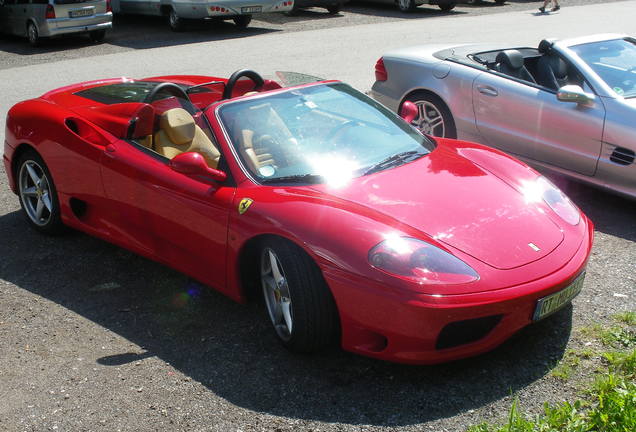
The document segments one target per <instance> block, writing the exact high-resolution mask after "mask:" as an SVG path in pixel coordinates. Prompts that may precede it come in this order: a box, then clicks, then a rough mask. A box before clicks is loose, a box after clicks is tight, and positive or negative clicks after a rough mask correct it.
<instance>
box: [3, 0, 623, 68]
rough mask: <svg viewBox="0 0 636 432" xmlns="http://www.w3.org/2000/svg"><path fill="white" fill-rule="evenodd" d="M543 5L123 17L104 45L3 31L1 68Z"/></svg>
mask: <svg viewBox="0 0 636 432" xmlns="http://www.w3.org/2000/svg"><path fill="white" fill-rule="evenodd" d="M613 1H619V0H563V1H562V2H561V3H562V5H563V7H564V8H567V7H570V6H575V5H585V4H594V3H609V2H613ZM539 4H540V2H537V1H529V0H508V1H507V3H505V4H504V5H497V4H496V3H495V2H494V1H482V2H481V3H479V4H474V5H468V4H461V5H458V6H457V7H456V8H455V9H453V10H452V11H450V12H442V11H441V10H440V9H439V8H438V7H437V6H420V7H418V8H417V9H416V11H415V12H413V13H410V14H405V13H402V12H400V11H399V10H398V9H397V7H396V6H393V5H388V4H387V5H385V4H374V3H368V2H359V1H352V2H351V3H348V4H347V5H345V6H344V8H343V10H342V12H341V13H339V14H338V15H329V14H327V13H326V12H325V9H319V8H310V9H305V10H303V11H301V12H300V13H299V15H298V16H291V17H290V16H286V15H283V14H263V15H262V16H261V17H258V18H255V19H254V20H253V21H252V23H251V24H250V27H248V28H247V29H245V30H237V28H236V27H235V26H234V25H233V24H231V23H230V22H227V23H222V24H218V25H200V24H199V25H196V24H194V25H192V26H191V29H190V30H191V31H188V32H184V33H174V32H172V31H170V29H169V28H168V24H167V22H166V20H165V19H163V18H161V17H149V16H143V17H142V16H117V17H116V19H115V22H114V27H113V30H112V31H111V32H110V33H109V34H108V35H107V38H106V42H105V43H103V44H98V45H94V44H92V43H91V42H89V40H88V38H87V37H66V38H61V39H53V40H50V41H45V42H44V43H43V46H41V47H37V48H33V47H31V46H29V44H28V43H27V42H26V39H22V38H18V37H14V36H6V35H0V69H8V68H14V67H19V66H27V65H31V64H41V63H48V62H56V61H60V60H66V59H74V58H83V57H91V56H97V55H103V54H112V53H116V52H122V51H129V50H135V49H147V48H157V47H166V46H178V45H182V44H189V43H196V42H209V41H214V40H222V39H230V38H242V37H249V36H256V35H259V34H266V33H271V32H295V31H305V30H316V29H326V28H333V27H344V26H354V25H361V24H373V23H382V22H388V21H400V20H413V19H435V18H436V17H440V16H455V17H462V16H466V15H467V14H470V15H484V14H491V13H497V12H510V11H515V10H534V9H536V7H538V5H539ZM422 31H423V32H425V31H426V21H423V22H422ZM411 42H412V43H414V42H413V41H411Z"/></svg>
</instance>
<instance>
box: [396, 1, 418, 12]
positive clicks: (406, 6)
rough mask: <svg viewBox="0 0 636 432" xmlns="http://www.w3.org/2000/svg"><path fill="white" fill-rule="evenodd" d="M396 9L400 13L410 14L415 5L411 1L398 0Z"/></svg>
mask: <svg viewBox="0 0 636 432" xmlns="http://www.w3.org/2000/svg"><path fill="white" fill-rule="evenodd" d="M398 9H400V10H401V11H402V12H411V11H412V10H413V9H415V3H414V1H413V0H398Z"/></svg>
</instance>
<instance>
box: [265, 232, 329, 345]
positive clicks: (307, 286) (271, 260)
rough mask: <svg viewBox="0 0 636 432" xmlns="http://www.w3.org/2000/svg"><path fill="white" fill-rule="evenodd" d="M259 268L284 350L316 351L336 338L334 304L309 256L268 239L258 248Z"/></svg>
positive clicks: (278, 241) (294, 248) (279, 240)
mask: <svg viewBox="0 0 636 432" xmlns="http://www.w3.org/2000/svg"><path fill="white" fill-rule="evenodd" d="M259 270H260V278H261V287H262V290H263V298H264V300H265V306H266V308H267V314H268V316H269V318H270V321H271V323H272V325H273V326H274V330H275V332H276V336H277V337H278V339H279V340H280V342H281V343H282V344H283V345H284V346H285V347H286V348H287V349H289V350H290V351H294V352H306V353H309V352H316V351H319V350H321V349H323V348H325V347H327V346H328V345H330V344H331V343H332V342H333V341H334V340H335V338H336V335H337V330H338V314H337V309H336V304H335V302H334V299H333V297H332V295H331V292H330V291H329V288H328V287H327V284H326V283H325V281H324V279H323V277H322V274H321V273H320V269H319V268H318V266H317V265H316V263H314V262H313V260H312V259H311V257H310V256H309V255H307V254H306V253H305V252H304V251H303V250H302V249H300V248H299V247H298V246H296V245H294V244H293V243H290V242H288V241H286V240H283V239H270V240H267V241H265V242H264V243H263V245H262V247H261V252H260V267H259Z"/></svg>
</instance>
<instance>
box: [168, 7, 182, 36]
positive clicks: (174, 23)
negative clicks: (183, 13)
mask: <svg viewBox="0 0 636 432" xmlns="http://www.w3.org/2000/svg"><path fill="white" fill-rule="evenodd" d="M168 24H169V25H170V29H171V30H172V31H174V32H182V31H183V30H185V20H184V19H183V18H181V17H179V15H177V12H176V11H175V10H174V9H170V12H169V13H168Z"/></svg>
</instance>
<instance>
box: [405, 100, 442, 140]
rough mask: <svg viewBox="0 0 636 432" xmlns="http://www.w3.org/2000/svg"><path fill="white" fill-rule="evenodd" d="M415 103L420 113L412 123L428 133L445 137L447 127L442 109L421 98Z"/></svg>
mask: <svg viewBox="0 0 636 432" xmlns="http://www.w3.org/2000/svg"><path fill="white" fill-rule="evenodd" d="M414 103H415V106H417V112H418V115H417V118H415V119H414V120H413V121H412V122H411V124H412V125H413V126H415V127H416V128H418V129H419V130H420V131H422V133H425V134H427V135H432V136H437V137H444V136H445V133H446V128H445V125H444V117H442V114H441V112H440V110H439V109H438V108H437V107H436V106H435V105H434V104H432V103H431V102H429V101H425V100H419V101H415V102H414Z"/></svg>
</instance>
